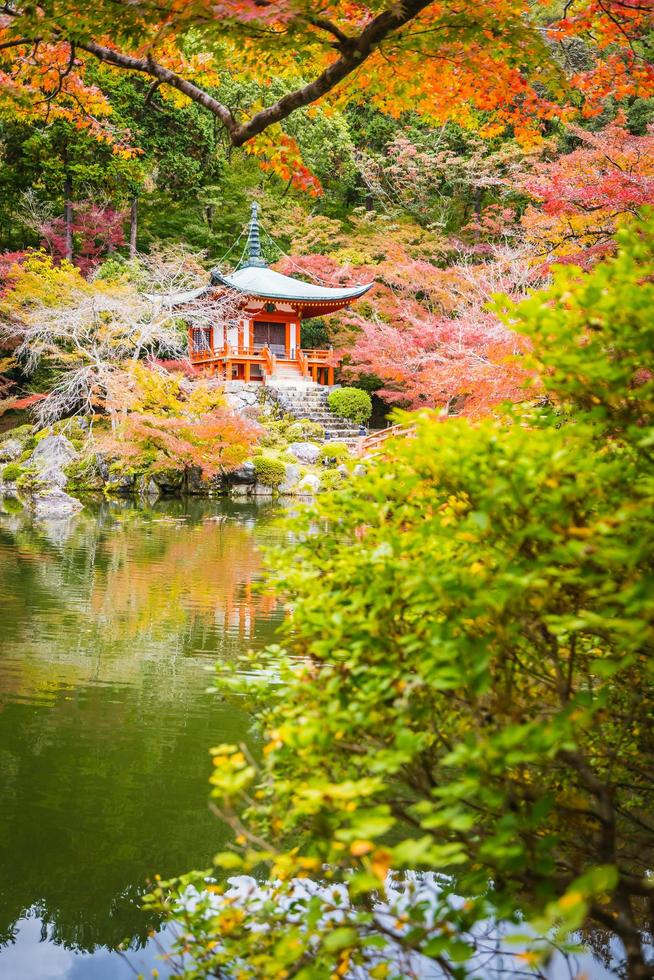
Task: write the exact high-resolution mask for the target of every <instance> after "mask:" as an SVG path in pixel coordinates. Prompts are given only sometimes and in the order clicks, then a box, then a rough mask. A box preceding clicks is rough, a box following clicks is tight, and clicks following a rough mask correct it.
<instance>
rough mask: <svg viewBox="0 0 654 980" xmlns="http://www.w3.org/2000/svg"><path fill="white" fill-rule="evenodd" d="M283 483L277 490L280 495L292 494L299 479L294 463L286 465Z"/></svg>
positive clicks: (298, 471)
mask: <svg viewBox="0 0 654 980" xmlns="http://www.w3.org/2000/svg"><path fill="white" fill-rule="evenodd" d="M285 469H286V472H285V475H284V482H283V483H282V484H281V486H280V488H279V492H280V493H292V492H293V491H294V490H295V488H296V486H297V484H298V481H299V479H300V470H299V468H298V467H297V466H296V465H295V464H294V463H287V464H286V468H285Z"/></svg>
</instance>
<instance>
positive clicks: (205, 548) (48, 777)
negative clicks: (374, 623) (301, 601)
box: [0, 501, 280, 980]
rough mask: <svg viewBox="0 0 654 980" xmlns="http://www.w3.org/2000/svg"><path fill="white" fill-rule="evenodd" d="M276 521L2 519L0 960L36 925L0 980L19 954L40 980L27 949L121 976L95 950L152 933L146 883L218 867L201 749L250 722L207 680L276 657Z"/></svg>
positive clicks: (200, 505)
mask: <svg viewBox="0 0 654 980" xmlns="http://www.w3.org/2000/svg"><path fill="white" fill-rule="evenodd" d="M272 516H273V512H272V509H270V508H261V509H257V508H256V507H254V506H253V505H247V504H244V505H238V504H222V503H216V502H206V501H203V502H201V501H184V502H181V501H171V502H164V503H159V504H157V505H153V506H149V507H148V506H136V505H134V504H133V503H131V502H130V503H125V502H118V503H115V504H114V503H112V504H101V505H98V506H97V507H96V508H92V507H87V508H86V509H85V510H84V511H83V512H82V513H81V514H80V515H79V516H77V517H76V518H75V519H74V520H72V521H70V522H69V523H62V522H53V523H52V524H50V525H48V524H47V523H41V524H36V523H33V522H31V521H29V520H28V519H26V518H25V517H24V516H23V515H21V514H12V513H9V514H6V513H5V514H0V624H1V632H0V822H1V832H0V942H3V941H4V942H10V943H11V941H12V939H13V938H16V935H17V926H16V923H17V922H18V921H19V920H21V919H22V918H24V917H25V916H26V915H30V916H32V917H34V918H38V920H40V924H39V925H38V928H37V924H36V923H35V922H34V921H33V919H30V920H29V921H27V922H23V924H22V926H21V927H20V929H19V930H18V933H19V934H18V943H17V944H16V945H15V946H14V947H13V948H12V946H11V945H10V946H8V947H7V949H6V951H5V953H2V952H0V975H3V976H5V975H15V976H20V975H21V973H19V972H18V973H16V972H14V969H15V968H14V967H12V962H14V963H15V960H16V956H17V955H18V954H19V953H20V954H21V957H22V960H21V962H22V963H23V966H24V964H25V962H27V963H28V967H29V968H28V969H26V970H25V971H24V972H23V973H22V975H23V976H30V977H34V978H35V980H40V978H41V977H47V976H50V975H51V973H50V972H47V971H46V972H41V969H42V968H41V966H39V963H41V960H42V959H43V955H42V951H43V947H42V946H40V945H39V943H38V942H36V932H38V938H39V939H45V938H47V939H48V941H49V942H50V943H53V942H54V943H56V944H61V946H63V947H66V949H68V950H71V951H87V952H93V951H97V953H96V955H95V956H93V957H87V956H84V957H81V956H76V957H73V958H72V959H70V957H69V959H70V963H72V965H64V960H61V963H62V968H61V969H59V970H57V971H56V973H55V974H53V975H56V976H58V977H66V978H70V977H73V976H74V977H82V976H84V977H90V976H93V977H95V976H102V975H105V973H104V970H105V966H104V964H105V961H106V962H109V961H110V962H111V964H112V965H111V967H109V966H107V970H108V971H109V972H107V973H106V975H107V976H110V975H111V976H118V975H121V974H120V971H119V965H120V963H121V962H122V961H118V960H116V959H115V957H116V954H108V953H107V952H106V948H111V947H113V946H115V945H117V944H118V943H120V942H121V941H123V940H128V941H129V942H130V943H131V944H132V945H133V946H138V945H140V944H142V943H143V942H144V941H145V939H146V935H147V932H148V929H149V928H150V927H152V926H156V922H154V921H152V920H151V919H148V916H147V915H146V914H145V913H144V912H143V911H141V909H140V903H139V899H140V896H141V895H142V894H143V892H144V891H145V890H146V889H147V884H146V881H147V878H148V876H149V875H151V874H153V873H154V872H159V873H161V874H162V875H164V876H166V875H173V874H176V873H180V872H183V871H186V870H188V869H189V868H192V867H203V866H205V865H207V864H208V863H209V862H210V858H211V855H212V854H213V853H215V851H216V850H219V849H220V846H221V843H222V841H221V838H222V834H223V831H222V828H221V826H220V825H219V824H218V822H217V821H216V820H215V818H213V817H212V816H211V815H210V813H209V811H208V807H207V795H208V785H207V779H208V776H209V771H210V764H209V758H208V755H207V748H208V746H209V745H211V744H213V743H215V742H216V741H219V742H220V741H238V740H239V739H242V738H244V737H245V736H246V735H247V733H248V720H247V718H246V717H245V715H244V714H242V713H239V712H238V710H236V709H234V707H233V706H226V705H224V704H220V703H219V702H217V701H216V699H215V697H213V696H211V695H208V694H207V693H206V687H207V684H208V683H209V682H210V675H209V674H208V673H207V670H209V669H210V668H211V665H212V664H213V662H215V661H216V660H217V659H220V658H225V659H231V658H234V657H235V656H236V655H237V654H238V653H239V652H240V651H242V650H243V649H244V648H245V647H248V646H251V645H254V646H259V645H262V644H264V643H267V642H270V640H271V639H272V635H273V631H274V627H275V625H276V622H277V620H278V618H279V616H280V613H279V612H277V611H275V610H274V609H273V608H272V606H271V602H270V600H269V599H266V598H265V597H263V596H259V595H257V592H256V589H253V583H254V582H255V580H256V579H257V577H258V575H260V559H259V554H258V551H257V544H258V543H259V542H260V541H261V540H262V539H264V540H265V539H267V538H271V537H272V536H273V535H274V533H275V532H274V531H273V529H272V528H271V527H270V521H271V518H272ZM216 518H218V519H216ZM35 930H36V931H35ZM103 947H104V948H105V949H104V951H102V948H103ZM30 951H31V953H30ZM51 951H52V953H53V956H54V960H56V958H57V956H59V957H60V958H61V953H59V952H57V953H56V955H55V950H54V948H52V947H51ZM25 956H27V961H25ZM30 956H31V957H33V958H31V959H30ZM12 957H13V960H12ZM107 958H109V960H107ZM54 960H53V959H50V960H49V962H50V964H51V966H53V965H54ZM66 962H68V961H66ZM91 963H92V964H93V966H91V965H90V964H91ZM87 965H88V968H87ZM22 968H23V967H21V969H22ZM43 969H44V970H45V967H43ZM48 970H50V967H48ZM111 971H113V972H111ZM130 972H132V973H133V971H130ZM125 975H129V974H125Z"/></svg>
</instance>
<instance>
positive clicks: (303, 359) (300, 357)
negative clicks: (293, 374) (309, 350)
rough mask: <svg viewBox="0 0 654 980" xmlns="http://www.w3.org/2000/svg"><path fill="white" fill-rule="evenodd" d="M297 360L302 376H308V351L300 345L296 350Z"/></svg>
mask: <svg viewBox="0 0 654 980" xmlns="http://www.w3.org/2000/svg"><path fill="white" fill-rule="evenodd" d="M295 361H296V363H297V366H298V368H299V369H300V374H301V375H302V377H303V378H307V377H308V376H309V359H308V358H307V355H306V352H305V351H303V350H302V349H301V348H300V347H298V349H297V350H296V352H295Z"/></svg>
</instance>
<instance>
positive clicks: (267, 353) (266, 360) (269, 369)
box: [261, 347, 277, 378]
mask: <svg viewBox="0 0 654 980" xmlns="http://www.w3.org/2000/svg"><path fill="white" fill-rule="evenodd" d="M261 354H262V355H263V368H264V371H265V372H266V374H267V375H268V377H269V378H270V377H272V375H273V374H274V373H275V367H276V366H277V358H276V356H275V355H274V354H273V352H272V351H271V349H270V347H264V348H263V349H262V350H261Z"/></svg>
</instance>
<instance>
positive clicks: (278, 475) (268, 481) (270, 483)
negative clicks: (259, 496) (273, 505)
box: [254, 456, 286, 490]
mask: <svg viewBox="0 0 654 980" xmlns="http://www.w3.org/2000/svg"><path fill="white" fill-rule="evenodd" d="M254 472H255V473H256V475H257V482H258V483H263V485H264V486H265V487H272V488H273V489H274V490H276V489H277V487H279V486H281V484H282V483H283V482H284V478H285V477H286V467H285V466H284V464H283V463H282V462H280V460H278V459H273V458H272V456H255V458H254Z"/></svg>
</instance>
